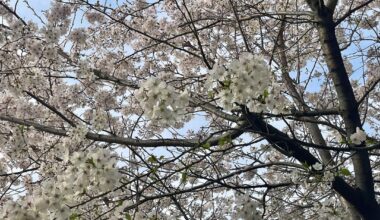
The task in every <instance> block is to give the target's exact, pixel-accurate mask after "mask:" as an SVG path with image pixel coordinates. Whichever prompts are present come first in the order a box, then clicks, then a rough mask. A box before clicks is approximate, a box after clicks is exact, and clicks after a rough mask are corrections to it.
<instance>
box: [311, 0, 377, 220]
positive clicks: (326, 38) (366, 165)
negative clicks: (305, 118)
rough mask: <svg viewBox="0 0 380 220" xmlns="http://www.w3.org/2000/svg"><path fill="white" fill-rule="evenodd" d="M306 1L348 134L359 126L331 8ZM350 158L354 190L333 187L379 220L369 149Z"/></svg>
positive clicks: (363, 212)
mask: <svg viewBox="0 0 380 220" xmlns="http://www.w3.org/2000/svg"><path fill="white" fill-rule="evenodd" d="M307 3H308V4H309V6H310V8H311V9H312V10H313V11H314V13H315V19H316V20H317V30H318V33H319V41H320V43H321V47H322V51H323V56H324V58H325V61H326V64H327V67H328V69H329V72H330V73H329V74H330V75H331V78H332V81H333V83H334V87H335V91H336V93H337V97H338V101H339V108H340V115H341V116H342V118H343V121H344V124H345V129H346V134H347V136H348V137H349V136H350V135H351V134H352V133H354V132H355V130H356V127H359V128H361V121H360V116H359V111H358V105H357V102H356V99H355V96H354V92H353V89H352V86H351V83H350V80H349V77H348V74H347V71H346V69H345V67H344V63H343V59H342V54H341V52H340V48H339V44H338V41H337V38H336V35H335V23H334V20H333V11H331V10H330V9H329V8H327V7H325V6H324V4H323V1H321V0H319V1H317V0H307ZM363 146H364V145H362V147H363ZM352 161H353V165H354V172H355V184H356V187H357V189H356V192H357V193H355V194H352V195H342V193H344V190H343V191H342V190H338V189H335V190H336V191H338V193H340V194H341V195H342V196H343V197H344V198H345V199H346V200H347V201H349V202H350V203H351V204H352V205H353V206H354V207H355V208H356V209H357V210H358V212H359V213H360V214H361V215H362V217H363V218H364V219H379V217H380V208H379V205H378V203H377V202H376V199H375V193H374V182H373V177H372V169H371V165H370V160H369V155H368V152H367V151H358V152H356V153H354V155H353V156H352Z"/></svg>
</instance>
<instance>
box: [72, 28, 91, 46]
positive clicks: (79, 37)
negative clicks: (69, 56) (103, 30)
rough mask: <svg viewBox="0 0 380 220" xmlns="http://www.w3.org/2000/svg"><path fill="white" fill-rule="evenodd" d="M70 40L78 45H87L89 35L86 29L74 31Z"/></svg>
mask: <svg viewBox="0 0 380 220" xmlns="http://www.w3.org/2000/svg"><path fill="white" fill-rule="evenodd" d="M69 39H70V40H72V41H73V42H74V43H76V44H78V45H83V44H85V43H86V39H87V34H86V30H85V29H84V28H76V29H73V30H72V31H71V33H70V36H69Z"/></svg>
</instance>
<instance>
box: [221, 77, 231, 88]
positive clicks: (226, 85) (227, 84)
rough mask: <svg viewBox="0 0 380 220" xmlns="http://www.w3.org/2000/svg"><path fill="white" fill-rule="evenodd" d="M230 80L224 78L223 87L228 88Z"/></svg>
mask: <svg viewBox="0 0 380 220" xmlns="http://www.w3.org/2000/svg"><path fill="white" fill-rule="evenodd" d="M231 83H232V81H231V80H229V79H226V80H224V81H223V89H228V88H230V85H231Z"/></svg>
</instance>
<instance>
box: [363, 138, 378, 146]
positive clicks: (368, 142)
mask: <svg viewBox="0 0 380 220" xmlns="http://www.w3.org/2000/svg"><path fill="white" fill-rule="evenodd" d="M365 143H366V144H367V145H372V144H376V141H375V140H373V139H367V140H365Z"/></svg>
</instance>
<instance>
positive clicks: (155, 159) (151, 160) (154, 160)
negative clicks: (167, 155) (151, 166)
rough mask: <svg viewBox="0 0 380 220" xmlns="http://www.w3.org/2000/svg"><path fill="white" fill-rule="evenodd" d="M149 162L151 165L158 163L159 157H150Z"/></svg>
mask: <svg viewBox="0 0 380 220" xmlns="http://www.w3.org/2000/svg"><path fill="white" fill-rule="evenodd" d="M148 161H149V162H150V163H158V160H157V157H156V156H154V155H152V156H150V157H149V158H148Z"/></svg>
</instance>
